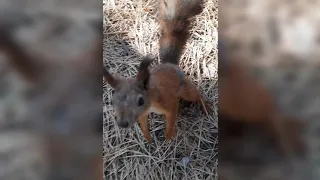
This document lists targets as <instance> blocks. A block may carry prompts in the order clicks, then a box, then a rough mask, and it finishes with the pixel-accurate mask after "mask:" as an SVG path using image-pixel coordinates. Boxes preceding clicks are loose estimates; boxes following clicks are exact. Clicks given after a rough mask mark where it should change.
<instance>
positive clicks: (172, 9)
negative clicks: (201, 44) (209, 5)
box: [158, 0, 204, 64]
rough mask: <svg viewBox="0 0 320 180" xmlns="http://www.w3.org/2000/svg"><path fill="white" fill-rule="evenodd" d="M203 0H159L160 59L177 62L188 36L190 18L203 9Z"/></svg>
mask: <svg viewBox="0 0 320 180" xmlns="http://www.w3.org/2000/svg"><path fill="white" fill-rule="evenodd" d="M203 4H204V2H203V0H159V11H158V21H159V24H160V30H161V37H160V41H159V44H160V52H159V53H160V60H161V62H162V63H167V62H168V63H172V64H178V63H179V59H180V56H181V54H182V50H183V48H184V45H185V44H186V41H187V40H188V38H189V30H190V29H191V26H190V18H192V17H194V16H196V15H198V14H200V13H201V12H202V10H203Z"/></svg>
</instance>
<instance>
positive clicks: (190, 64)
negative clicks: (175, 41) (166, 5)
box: [103, 0, 218, 180]
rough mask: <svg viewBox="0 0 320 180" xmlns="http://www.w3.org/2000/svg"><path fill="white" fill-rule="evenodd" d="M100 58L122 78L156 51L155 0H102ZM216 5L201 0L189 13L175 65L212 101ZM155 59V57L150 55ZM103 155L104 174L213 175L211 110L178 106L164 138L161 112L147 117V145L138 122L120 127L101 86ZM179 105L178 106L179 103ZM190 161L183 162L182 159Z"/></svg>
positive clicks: (214, 148) (214, 124) (140, 176)
mask: <svg viewBox="0 0 320 180" xmlns="http://www.w3.org/2000/svg"><path fill="white" fill-rule="evenodd" d="M103 2H104V8H103V9H104V25H105V26H104V28H105V31H104V33H105V39H104V62H105V65H106V67H107V68H108V69H109V70H110V71H111V72H112V73H116V74H119V75H121V76H124V77H129V76H134V75H136V73H137V65H138V64H139V59H140V58H141V57H142V56H144V55H147V54H151V55H152V56H154V57H157V56H158V49H159V46H158V39H159V31H158V24H157V21H156V11H157V9H156V3H157V1H156V0H149V1H141V0H140V1H132V0H122V1H114V0H104V1H103ZM217 6H218V1H207V2H206V7H205V9H204V11H203V13H202V14H200V15H199V16H197V17H196V18H195V23H194V25H195V26H194V28H193V29H192V32H191V34H192V35H191V37H190V39H189V41H188V42H187V45H186V47H185V51H184V53H183V55H182V58H181V62H180V67H182V69H183V70H184V72H186V74H187V75H188V77H189V78H190V79H192V80H193V81H194V82H195V83H196V84H197V85H198V86H199V88H200V90H201V92H202V94H203V95H204V96H205V97H206V98H207V99H208V100H210V101H211V102H213V103H212V104H213V105H214V107H216V104H217V99H218V97H217V49H216V44H217V26H218V21H217V13H218V12H217ZM156 59H158V58H156ZM104 90H105V93H104V99H105V106H104V113H105V122H104V123H105V125H104V159H105V178H106V179H148V180H149V179H163V180H166V179H168V180H169V179H216V178H217V174H216V168H217V164H218V161H217V143H218V138H217V136H216V135H217V123H218V120H217V109H216V108H214V111H215V113H214V114H212V115H211V116H210V117H207V116H206V114H205V113H204V112H203V111H202V110H201V106H200V105H199V104H191V106H188V107H186V106H184V107H183V106H180V107H181V108H180V113H179V117H178V123H177V125H176V126H177V133H176V136H175V138H174V139H173V140H172V141H171V142H168V141H166V140H164V137H163V135H164V123H165V121H164V117H163V116H159V115H155V114H151V115H150V116H149V123H150V130H151V132H150V133H151V136H152V138H153V143H151V144H147V143H146V141H145V140H144V137H143V135H142V132H141V131H140V128H139V126H138V125H136V126H134V128H132V129H129V130H125V129H120V128H119V127H118V126H117V125H116V124H115V120H114V112H113V108H112V105H111V104H110V99H111V97H112V91H113V89H112V88H111V87H110V86H109V85H106V84H105V85H104ZM182 107H183V108H182ZM183 157H187V158H188V159H189V160H190V162H189V163H188V164H186V165H184V164H183V162H182V158H183Z"/></svg>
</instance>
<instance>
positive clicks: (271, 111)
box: [219, 49, 304, 155]
mask: <svg viewBox="0 0 320 180" xmlns="http://www.w3.org/2000/svg"><path fill="white" fill-rule="evenodd" d="M220 53H225V52H224V51H223V50H222V51H221V52H220V49H219V54H220ZM219 57H220V59H219V66H220V68H219V70H220V71H219V114H220V113H221V114H223V115H225V116H227V117H230V118H231V119H235V120H239V121H243V122H245V123H262V124H265V125H266V126H267V127H268V128H270V130H271V132H272V133H274V136H275V137H277V139H278V141H279V146H280V148H281V149H282V151H283V152H284V153H285V154H287V155H288V154H291V153H293V152H294V151H299V152H301V151H303V149H304V144H303V142H302V140H301V137H299V133H298V132H297V129H298V128H297V127H296V126H298V125H301V127H300V128H302V127H303V125H304V123H303V122H302V121H301V120H298V119H294V118H291V117H286V116H284V115H283V114H282V113H281V112H280V111H279V109H278V107H277V105H276V104H275V102H274V100H273V97H272V95H271V93H270V92H268V91H267V89H266V88H265V87H263V86H262V85H261V84H260V83H259V82H258V80H256V79H255V78H254V77H253V75H251V74H250V73H249V72H248V71H249V70H248V69H246V68H245V67H244V66H243V65H241V64H240V63H239V62H237V61H236V60H234V59H230V58H226V57H225V56H222V55H221V56H220V55H219ZM221 57H222V58H221ZM221 121H223V119H221ZM220 128H223V127H220Z"/></svg>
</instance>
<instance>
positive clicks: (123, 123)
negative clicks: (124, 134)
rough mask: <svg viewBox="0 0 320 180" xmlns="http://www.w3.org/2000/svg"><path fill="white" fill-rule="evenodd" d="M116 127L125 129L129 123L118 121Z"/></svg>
mask: <svg viewBox="0 0 320 180" xmlns="http://www.w3.org/2000/svg"><path fill="white" fill-rule="evenodd" d="M118 125H119V126H120V127H122V128H127V127H128V126H129V123H128V122H127V121H119V122H118Z"/></svg>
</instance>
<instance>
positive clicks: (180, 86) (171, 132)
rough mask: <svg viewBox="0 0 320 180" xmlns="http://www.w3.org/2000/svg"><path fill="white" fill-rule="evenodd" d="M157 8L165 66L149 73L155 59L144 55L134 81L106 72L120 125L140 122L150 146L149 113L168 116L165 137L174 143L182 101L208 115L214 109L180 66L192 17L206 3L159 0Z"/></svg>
mask: <svg viewBox="0 0 320 180" xmlns="http://www.w3.org/2000/svg"><path fill="white" fill-rule="evenodd" d="M158 7H159V14H158V19H159V23H160V27H161V31H162V35H161V37H160V39H159V44H160V50H159V51H160V58H161V61H162V63H161V64H159V65H158V66H156V67H154V68H153V69H152V70H151V71H149V67H150V65H151V63H152V62H153V60H152V59H151V58H150V57H149V56H145V57H144V58H143V60H142V61H141V63H140V66H139V69H138V74H137V76H136V77H133V78H121V77H117V76H114V75H112V74H111V73H109V72H108V71H107V70H106V69H104V79H105V80H106V82H107V83H108V84H110V85H111V86H112V87H113V88H114V89H115V91H114V94H113V97H112V104H113V107H114V109H115V113H116V115H115V118H116V122H117V124H118V126H119V127H121V128H129V127H132V126H133V125H134V124H135V123H136V122H138V123H139V125H140V128H141V130H142V132H143V135H144V137H145V139H146V141H147V142H148V143H150V142H151V136H150V133H149V127H148V114H149V113H150V112H154V113H157V114H164V115H165V117H166V129H165V137H166V139H168V140H171V139H172V138H173V137H174V136H175V125H176V118H177V113H178V107H179V99H180V98H182V99H185V100H189V101H196V102H199V103H201V104H202V106H203V108H204V110H205V111H206V113H207V114H208V112H209V113H210V110H211V109H210V106H209V105H208V104H207V103H206V102H205V101H204V100H203V98H202V96H201V94H200V91H199V90H198V88H197V87H196V86H195V85H194V84H193V83H192V82H191V81H190V80H189V79H187V78H186V77H185V75H184V72H183V71H182V70H181V69H180V67H179V66H178V62H179V58H180V55H181V52H182V50H183V47H184V45H185V43H186V41H187V38H188V36H189V30H190V25H189V24H190V18H192V17H193V16H195V15H197V14H199V13H200V12H202V8H203V1H202V0H190V1H184V0H170V1H169V0H160V2H159V6H158Z"/></svg>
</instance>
